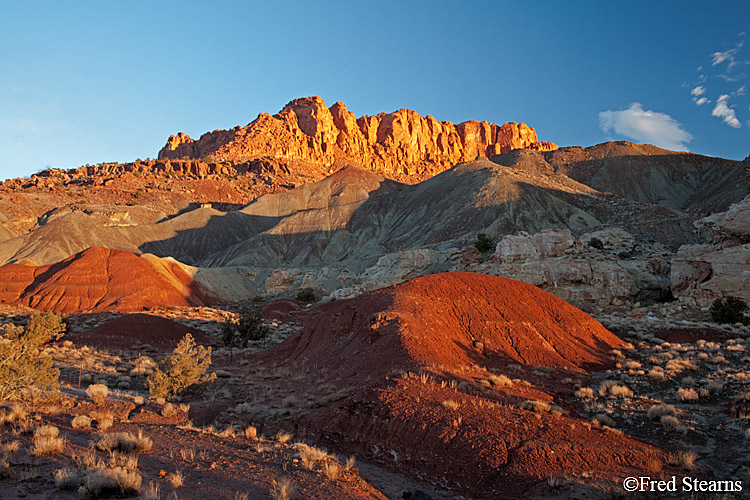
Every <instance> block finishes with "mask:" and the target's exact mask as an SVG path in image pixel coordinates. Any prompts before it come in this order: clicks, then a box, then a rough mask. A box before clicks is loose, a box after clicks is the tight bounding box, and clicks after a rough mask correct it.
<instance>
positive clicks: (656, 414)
mask: <svg viewBox="0 0 750 500" xmlns="http://www.w3.org/2000/svg"><path fill="white" fill-rule="evenodd" d="M675 413H676V411H675V409H674V406H672V405H665V404H658V405H654V406H652V407H651V408H649V409H648V411H647V412H646V416H647V417H648V418H649V419H651V420H658V419H660V418H661V417H663V416H664V415H674V414H675Z"/></svg>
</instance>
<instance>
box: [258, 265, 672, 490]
mask: <svg viewBox="0 0 750 500" xmlns="http://www.w3.org/2000/svg"><path fill="white" fill-rule="evenodd" d="M297 319H300V320H304V321H305V323H306V326H305V327H304V328H303V330H302V331H300V332H299V333H298V334H296V335H294V336H292V337H290V338H289V339H288V340H287V341H286V342H284V343H283V344H281V345H280V346H278V347H277V348H275V349H272V350H271V351H269V352H267V353H265V354H262V355H259V356H257V357H256V360H258V361H261V362H262V361H266V362H272V363H289V362H291V365H289V369H290V370H292V371H293V372H294V373H297V374H304V373H308V374H309V375H307V377H308V378H309V380H307V382H305V383H308V384H309V385H310V387H313V386H314V385H316V384H318V385H319V384H320V383H321V382H325V383H328V384H331V385H332V386H336V387H341V388H346V387H349V388H350V390H353V392H351V395H350V396H348V397H346V398H345V399H343V400H338V401H336V402H334V403H329V404H324V403H321V407H319V408H318V409H314V410H312V411H310V412H309V413H307V414H306V415H305V416H304V417H303V418H301V419H300V420H299V421H298V423H299V428H298V429H297V433H298V434H300V435H304V434H307V435H311V436H314V438H315V439H316V440H317V441H319V442H321V443H323V444H325V445H328V446H331V447H335V448H336V449H338V450H340V451H345V452H347V453H349V452H351V453H355V454H356V455H357V456H358V457H362V458H363V459H366V460H371V461H374V462H378V463H381V464H383V465H386V466H388V467H391V468H395V469H397V470H399V471H401V472H404V473H407V474H410V475H413V476H415V477H423V478H427V479H430V480H431V481H433V482H436V483H438V484H441V485H443V486H444V487H448V488H450V489H452V490H453V491H456V492H460V493H461V494H463V495H469V496H470V497H472V498H492V499H498V498H539V497H540V496H545V495H547V494H549V491H548V490H549V486H548V484H547V480H548V479H549V478H550V477H566V478H568V479H570V480H571V484H572V485H573V486H571V488H572V489H571V490H570V491H569V493H571V494H573V493H575V495H579V494H583V496H581V498H591V496H586V495H585V492H587V491H588V492H589V493H592V492H593V493H594V496H597V495H601V494H603V493H604V492H605V491H606V490H607V489H608V488H616V487H620V486H619V485H618V484H617V482H618V481H622V479H623V478H625V477H627V476H632V475H638V474H641V475H642V474H643V471H644V470H649V469H648V467H649V464H653V463H657V462H659V461H660V460H662V459H663V453H662V452H661V450H659V449H657V448H654V447H651V446H648V445H646V444H644V443H642V442H640V441H637V440H635V439H632V438H630V437H628V436H624V435H621V434H617V433H614V432H610V431H608V430H606V429H602V428H598V427H596V426H594V427H592V426H591V424H590V423H589V422H586V421H582V420H581V419H580V418H577V417H576V416H575V413H574V412H573V413H571V415H570V416H565V415H553V414H551V413H547V412H542V413H534V412H533V411H530V410H526V409H522V408H521V407H520V403H522V402H524V401H526V400H541V401H546V402H551V403H554V404H557V405H560V406H562V407H563V408H565V407H568V408H571V406H570V403H569V402H570V399H571V398H572V395H571V390H572V383H569V382H561V380H562V379H563V378H566V377H573V378H575V379H576V380H578V381H579V382H580V383H583V384H584V385H586V384H588V383H590V382H589V381H588V377H587V373H586V371H585V370H586V369H589V368H592V367H597V366H604V365H606V364H607V363H608V362H609V361H610V357H609V356H608V355H607V352H608V351H609V350H611V349H612V348H616V347H618V346H620V345H621V344H622V342H621V341H620V340H619V339H618V338H617V337H615V336H614V335H613V334H612V333H610V332H609V331H607V330H606V329H605V328H604V327H602V326H601V325H600V324H599V323H598V322H597V321H595V320H594V319H592V318H591V317H589V316H588V315H586V314H585V313H583V312H581V311H580V310H578V309H576V308H574V307H573V306H571V305H569V304H567V303H566V302H564V301H562V300H560V299H558V298H556V297H554V296H552V295H550V294H548V293H546V292H543V291H541V290H539V289H537V288H535V287H532V286H530V285H527V284H524V283H521V282H517V281H514V280H509V279H505V278H500V277H495V276H488V275H482V274H475V273H444V274H436V275H430V276H424V277H420V278H416V279H413V280H410V281H408V282H405V283H402V284H399V285H396V286H393V287H389V288H386V289H382V290H379V291H375V292H371V293H368V294H364V295H361V296H360V297H357V298H355V299H352V300H348V301H341V302H335V303H330V304H325V305H322V306H320V307H318V308H315V309H314V310H312V311H309V312H305V313H302V314H299V315H298V316H297ZM513 365H515V368H514V367H513ZM518 365H525V366H521V367H519V366H518ZM538 365H544V366H547V367H550V368H551V369H552V371H551V372H548V371H547V370H546V369H545V370H538V369H534V368H533V367H536V366H538ZM407 372H413V373H419V372H423V373H424V372H426V373H427V374H429V376H426V377H425V376H423V377H415V376H409V375H407ZM492 374H506V375H508V376H509V377H510V378H517V379H521V380H522V381H523V382H522V381H519V380H516V382H515V383H514V384H513V385H512V386H510V387H497V386H488V385H487V384H482V383H480V382H481V381H482V380H484V381H486V380H487V377H489V376H490V375H492ZM301 376H302V375H301ZM298 380H299V379H298ZM290 383H291V382H290ZM351 388H353V389H351ZM299 390H300V391H304V387H300V388H299Z"/></svg>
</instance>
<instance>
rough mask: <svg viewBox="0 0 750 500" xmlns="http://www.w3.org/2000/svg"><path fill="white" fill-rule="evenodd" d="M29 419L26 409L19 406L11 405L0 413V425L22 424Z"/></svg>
mask: <svg viewBox="0 0 750 500" xmlns="http://www.w3.org/2000/svg"><path fill="white" fill-rule="evenodd" d="M28 418H29V414H28V412H27V411H26V409H25V408H24V407H23V406H21V405H20V404H17V403H16V404H13V405H11V407H10V408H9V409H8V410H7V411H5V410H3V411H1V412H0V425H11V424H15V423H18V422H23V421H25V420H27V419H28Z"/></svg>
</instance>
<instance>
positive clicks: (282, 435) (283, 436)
mask: <svg viewBox="0 0 750 500" xmlns="http://www.w3.org/2000/svg"><path fill="white" fill-rule="evenodd" d="M292 437H293V436H292V434H290V433H288V432H286V431H283V430H279V432H277V433H276V441H278V442H279V443H281V444H285V443H286V442H287V441H289V440H290V439H292Z"/></svg>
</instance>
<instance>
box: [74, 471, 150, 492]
mask: <svg viewBox="0 0 750 500" xmlns="http://www.w3.org/2000/svg"><path fill="white" fill-rule="evenodd" d="M142 481H143V478H141V475H140V474H139V473H138V471H137V470H128V469H126V468H125V467H114V468H106V467H97V468H95V469H93V470H90V471H88V472H87V473H86V474H85V475H84V476H83V486H82V487H81V489H80V490H79V492H80V493H81V494H82V496H88V497H91V498H98V497H100V496H105V495H114V494H118V493H119V494H121V495H137V494H138V493H140V491H141V482H142Z"/></svg>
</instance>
